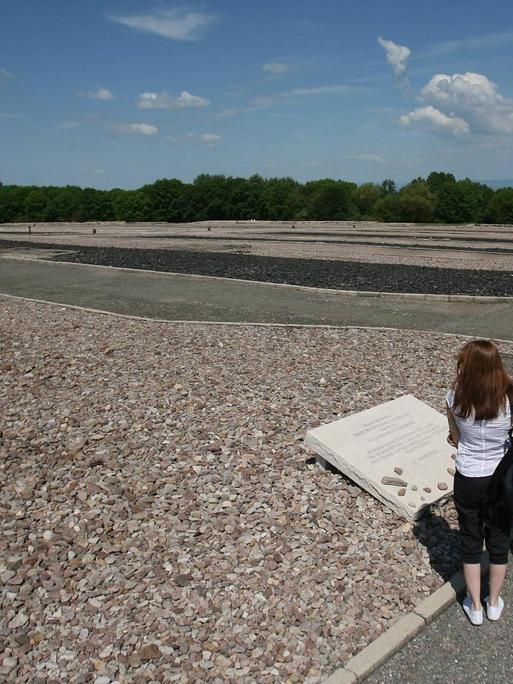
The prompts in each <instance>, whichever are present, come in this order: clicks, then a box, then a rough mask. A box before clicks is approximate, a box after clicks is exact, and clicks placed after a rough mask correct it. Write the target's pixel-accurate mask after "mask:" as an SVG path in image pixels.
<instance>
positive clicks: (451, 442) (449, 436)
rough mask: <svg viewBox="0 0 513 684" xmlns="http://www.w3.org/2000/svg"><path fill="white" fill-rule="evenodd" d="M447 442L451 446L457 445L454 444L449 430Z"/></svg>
mask: <svg viewBox="0 0 513 684" xmlns="http://www.w3.org/2000/svg"><path fill="white" fill-rule="evenodd" d="M447 444H450V445H451V446H453V447H457V446H458V445H457V444H456V442H455V441H454V439H453V438H452V435H451V433H450V432H449V434H448V435H447Z"/></svg>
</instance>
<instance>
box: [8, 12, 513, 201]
mask: <svg viewBox="0 0 513 684" xmlns="http://www.w3.org/2000/svg"><path fill="white" fill-rule="evenodd" d="M0 12H1V13H0V17H1V21H0V180H2V181H3V182H4V183H20V184H39V185H43V184H55V185H63V184H67V183H70V184H77V185H81V186H93V187H100V188H109V187H126V188H133V187H138V186H140V185H143V184H144V183H150V182H152V181H154V180H155V179H157V178H173V177H176V178H181V179H182V180H186V181H190V180H192V179H193V178H194V177H195V176H196V175H198V174H200V173H224V174H227V175H241V176H248V175H251V174H253V173H260V174H262V175H264V176H292V177H294V178H297V179H298V180H301V181H304V180H309V179H314V178H323V177H332V178H343V179H347V180H354V181H356V182H360V183H361V182H365V181H381V180H382V179H383V178H394V179H396V180H397V181H398V182H402V181H404V180H408V179H410V178H413V177H415V176H418V175H426V174H427V173H429V172H430V171H431V170H445V171H451V172H453V173H454V174H455V175H456V176H458V177H465V176H470V177H472V178H476V179H495V178H497V179H499V178H513V165H512V159H513V155H512V152H513V73H512V70H511V64H512V53H513V7H512V5H511V0H494V2H487V3H485V2H481V1H476V0H465V1H461V0H451V2H447V0H444V2H441V1H439V0H430V1H425V0H418V2H412V1H411V0H409V2H406V1H403V0H388V1H387V2H382V1H379V0H375V1H370V0H360V2H359V3H355V2H354V0H353V1H351V2H346V1H345V0H321V1H320V2H312V1H311V0H309V1H307V0H273V1H271V0H260V1H259V2H254V1H253V2H250V1H249V0H217V1H215V0H211V1H210V2H204V3H203V2H202V3H196V2H194V3H171V2H165V1H163V0H162V1H160V2H153V1H144V2H143V1H142V0H1V1H0Z"/></svg>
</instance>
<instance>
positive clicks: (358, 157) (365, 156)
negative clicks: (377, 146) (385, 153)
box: [344, 152, 385, 164]
mask: <svg viewBox="0 0 513 684" xmlns="http://www.w3.org/2000/svg"><path fill="white" fill-rule="evenodd" d="M344 158H345V159H351V160H352V161H356V162H371V163H377V164H384V163H385V159H384V157H381V156H380V155H379V154H371V153H368V152H361V153H360V154H346V155H345V157H344Z"/></svg>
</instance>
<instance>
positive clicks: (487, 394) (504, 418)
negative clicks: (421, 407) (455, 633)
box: [446, 340, 513, 625]
mask: <svg viewBox="0 0 513 684" xmlns="http://www.w3.org/2000/svg"><path fill="white" fill-rule="evenodd" d="M512 399H513V383H512V381H511V378H510V377H509V376H508V375H507V374H506V372H505V371H504V368H503V366H502V361H501V357H500V355H499V352H498V350H497V347H496V346H495V345H494V344H493V343H492V342H488V341H486V340H474V341H473V342H468V343H467V344H465V345H464V346H463V348H462V349H461V351H460V353H459V354H458V360H457V368H456V379H455V381H454V383H453V386H452V389H450V390H449V391H448V392H447V396H446V402H447V418H448V420H449V436H448V438H447V441H448V442H449V443H450V444H453V445H454V446H455V447H457V448H458V452H457V455H456V475H455V477H454V504H455V506H456V510H457V512H458V521H459V526H460V536H461V556H462V561H463V574H464V576H465V582H466V584H467V596H466V598H465V599H464V600H463V610H464V611H465V613H466V615H467V616H468V618H469V620H470V622H471V623H472V624H473V625H480V624H482V622H483V610H482V607H481V565H480V563H481V552H482V549H483V539H484V540H485V542H486V548H487V550H488V552H489V555H490V580H489V581H490V592H489V596H487V597H486V598H485V606H486V615H487V617H488V619H489V620H498V619H499V618H500V616H501V613H502V610H503V608H504V601H503V600H502V598H501V596H500V592H501V589H502V585H503V584H504V579H505V577H506V567H507V562H508V550H509V543H510V529H511V520H510V519H509V516H507V515H506V514H505V513H504V512H502V511H499V513H498V515H495V517H494V518H493V520H492V519H491V518H490V516H488V515H487V510H486V499H487V493H488V485H489V482H490V479H491V476H492V474H493V472H494V470H495V468H496V467H497V465H498V464H499V462H500V461H501V459H502V457H503V456H504V454H505V453H506V451H507V449H508V447H509V440H508V430H509V428H510V426H511V401H512Z"/></svg>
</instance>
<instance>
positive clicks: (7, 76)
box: [0, 67, 14, 83]
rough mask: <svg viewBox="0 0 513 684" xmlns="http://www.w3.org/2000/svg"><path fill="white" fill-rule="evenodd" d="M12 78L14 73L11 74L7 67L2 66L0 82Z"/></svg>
mask: <svg viewBox="0 0 513 684" xmlns="http://www.w3.org/2000/svg"><path fill="white" fill-rule="evenodd" d="M10 78H14V76H13V75H12V74H10V73H9V72H8V71H7V69H3V68H2V67H0V83H3V82H4V81H7V80H9V79H10Z"/></svg>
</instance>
